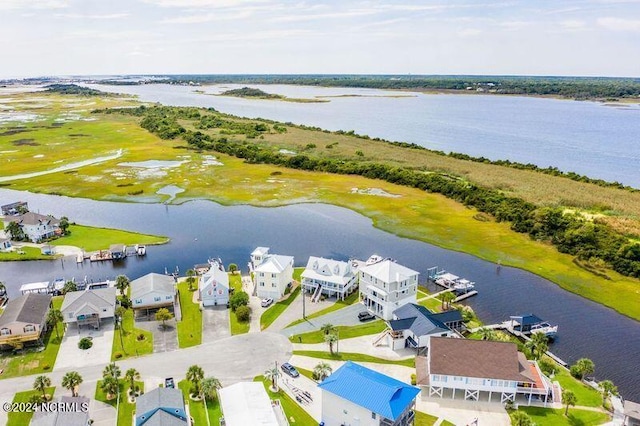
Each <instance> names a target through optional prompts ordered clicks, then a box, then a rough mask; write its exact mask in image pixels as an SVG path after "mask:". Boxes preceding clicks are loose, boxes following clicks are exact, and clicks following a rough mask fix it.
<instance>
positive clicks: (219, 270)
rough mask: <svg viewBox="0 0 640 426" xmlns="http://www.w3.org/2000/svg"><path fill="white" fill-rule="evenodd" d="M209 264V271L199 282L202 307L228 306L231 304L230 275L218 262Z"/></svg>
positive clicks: (213, 261)
mask: <svg viewBox="0 0 640 426" xmlns="http://www.w3.org/2000/svg"><path fill="white" fill-rule="evenodd" d="M209 264H210V268H209V270H208V271H207V272H205V273H204V274H203V275H202V276H201V277H200V278H199V280H198V291H199V294H200V300H201V301H202V306H226V305H227V303H229V274H227V272H226V271H225V270H224V266H223V265H222V263H220V262H218V261H217V260H212V261H210V262H209Z"/></svg>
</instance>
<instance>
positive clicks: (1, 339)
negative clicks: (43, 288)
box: [0, 293, 51, 348]
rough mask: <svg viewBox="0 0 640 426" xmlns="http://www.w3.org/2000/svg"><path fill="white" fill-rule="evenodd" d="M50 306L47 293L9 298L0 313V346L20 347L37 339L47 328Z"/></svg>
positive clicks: (49, 297)
mask: <svg viewBox="0 0 640 426" xmlns="http://www.w3.org/2000/svg"><path fill="white" fill-rule="evenodd" d="M50 307H51V296H50V295H48V294H38V293H27V294H23V295H22V296H20V297H17V298H15V299H12V300H10V301H9V303H7V306H6V308H5V310H4V312H3V313H2V315H0V346H11V347H14V348H22V347H23V346H24V344H25V343H32V342H37V341H39V340H40V338H41V336H42V333H43V332H44V331H46V330H47V314H48V313H49V308H50Z"/></svg>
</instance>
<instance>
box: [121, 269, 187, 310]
mask: <svg viewBox="0 0 640 426" xmlns="http://www.w3.org/2000/svg"><path fill="white" fill-rule="evenodd" d="M130 287H131V304H132V307H133V309H134V310H135V311H136V315H140V314H144V315H150V314H151V313H153V312H155V311H156V310H158V309H160V308H167V309H169V310H170V311H173V310H174V303H176V302H177V296H178V293H177V290H176V285H175V279H174V278H173V277H172V276H169V275H162V274H156V273H151V274H147V275H144V276H142V277H140V278H138V279H135V280H133V281H131V284H130Z"/></svg>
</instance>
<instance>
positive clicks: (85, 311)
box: [60, 287, 116, 329]
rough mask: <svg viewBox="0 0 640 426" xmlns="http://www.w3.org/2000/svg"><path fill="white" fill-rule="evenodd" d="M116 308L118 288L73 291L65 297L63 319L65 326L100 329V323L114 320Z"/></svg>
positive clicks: (62, 309)
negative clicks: (74, 325)
mask: <svg viewBox="0 0 640 426" xmlns="http://www.w3.org/2000/svg"><path fill="white" fill-rule="evenodd" d="M115 307H116V288H115V287H107V288H98V289H95V290H86V291H72V292H70V293H67V294H66V295H65V296H64V302H62V308H61V309H60V310H61V311H62V318H63V321H64V322H65V324H71V323H75V324H76V325H77V326H78V328H79V327H81V326H83V325H86V326H89V327H94V328H95V329H98V328H100V321H101V320H104V319H107V318H113V315H114V312H115Z"/></svg>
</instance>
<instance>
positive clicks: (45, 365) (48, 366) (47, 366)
mask: <svg viewBox="0 0 640 426" xmlns="http://www.w3.org/2000/svg"><path fill="white" fill-rule="evenodd" d="M50 368H51V366H50V365H49V364H44V365H43V366H42V369H43V370H49V369H50Z"/></svg>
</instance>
